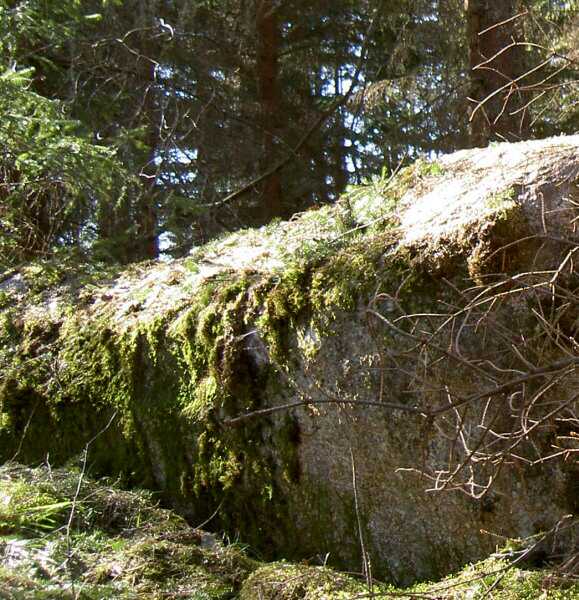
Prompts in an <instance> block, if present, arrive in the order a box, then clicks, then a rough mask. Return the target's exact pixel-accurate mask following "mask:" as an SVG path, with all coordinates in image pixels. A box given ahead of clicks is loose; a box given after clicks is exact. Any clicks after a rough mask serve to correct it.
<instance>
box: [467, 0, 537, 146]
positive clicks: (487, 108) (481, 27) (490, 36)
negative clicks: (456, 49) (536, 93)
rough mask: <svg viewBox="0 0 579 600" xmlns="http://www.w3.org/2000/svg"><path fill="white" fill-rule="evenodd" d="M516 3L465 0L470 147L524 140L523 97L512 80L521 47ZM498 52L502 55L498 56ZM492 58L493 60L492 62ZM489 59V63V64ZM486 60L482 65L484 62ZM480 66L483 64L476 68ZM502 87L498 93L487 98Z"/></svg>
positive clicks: (518, 67) (517, 73)
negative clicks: (499, 141) (494, 141)
mask: <svg viewBox="0 0 579 600" xmlns="http://www.w3.org/2000/svg"><path fill="white" fill-rule="evenodd" d="M518 8H519V0H465V9H466V16H467V36H468V45H469V65H470V71H469V74H470V91H469V103H470V116H471V121H470V132H469V134H470V145H471V146H473V147H479V146H486V145H487V144H488V143H489V142H490V141H492V140H508V141H515V140H518V139H522V138H525V137H527V135H528V132H527V122H526V118H525V114H524V111H522V112H520V113H517V114H512V113H513V112H514V111H516V110H517V109H519V108H521V107H522V106H523V105H524V97H523V95H522V94H521V92H520V91H518V86H517V84H516V83H511V85H508V84H509V83H510V82H514V80H515V79H517V77H519V76H520V75H522V74H523V73H524V66H523V62H524V61H523V47H522V46H513V47H511V48H509V49H507V50H504V49H505V48H506V47H507V46H509V45H510V44H513V42H514V41H520V36H519V35H518V24H517V23H518V22H517V20H516V19H514V20H511V21H509V22H507V23H503V22H504V21H506V20H508V19H511V18H512V17H514V16H515V15H516V14H517V10H518ZM502 50H504V51H503V52H501V51H502ZM493 57H494V58H493ZM491 59H492V60H491ZM487 61H488V62H487ZM481 63H485V64H484V65H482V64H481ZM503 86H506V87H505V88H504V89H503V90H502V91H500V92H499V93H496V94H495V95H494V96H492V97H491V95H492V94H493V93H494V92H496V91H497V90H499V89H500V88H502V87H503Z"/></svg>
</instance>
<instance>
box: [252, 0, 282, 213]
mask: <svg viewBox="0 0 579 600" xmlns="http://www.w3.org/2000/svg"><path fill="white" fill-rule="evenodd" d="M275 10H276V9H275V7H274V3H273V1H272V0H258V3H257V11H256V30H257V65H256V71H257V82H258V97H259V103H260V118H261V127H262V129H263V132H264V133H263V153H262V169H263V170H267V169H268V168H271V166H272V165H273V164H274V163H275V161H276V160H278V157H277V152H276V145H277V144H276V138H277V137H278V135H279V133H280V90H279V63H278V51H279V44H280V32H279V24H278V19H277V15H276V12H275ZM261 191H262V202H261V207H260V211H259V212H260V215H261V217H262V219H263V221H265V222H267V221H269V220H271V219H272V218H274V217H278V216H282V215H283V202H282V190H281V179H280V174H279V173H274V174H272V175H271V176H270V177H268V178H267V179H266V180H265V182H264V184H263V187H262V190H261Z"/></svg>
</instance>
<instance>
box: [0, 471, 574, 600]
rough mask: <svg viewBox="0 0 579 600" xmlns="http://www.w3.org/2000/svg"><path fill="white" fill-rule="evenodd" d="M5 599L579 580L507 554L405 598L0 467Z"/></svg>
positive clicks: (0, 563) (519, 596)
mask: <svg viewBox="0 0 579 600" xmlns="http://www.w3.org/2000/svg"><path fill="white" fill-rule="evenodd" d="M0 501H1V502H0V545H1V547H2V553H1V558H0V597H2V598H6V599H14V600H25V599H26V600H40V599H43V600H44V599H54V600H56V599H62V598H70V599H73V598H74V599H85V600H97V599H99V600H101V599H105V598H110V599H113V598H122V599H127V600H128V599H135V600H139V599H145V598H146V599H159V600H160V599H175V600H176V599H177V598H188V599H190V600H226V599H228V600H230V599H235V598H238V599H239V600H257V599H260V600H350V599H351V600H353V599H355V598H360V599H361V598H375V599H380V598H384V599H386V598H394V597H398V598H400V597H402V598H409V599H410V598H431V599H432V598H437V599H438V600H451V599H454V600H459V599H464V600H466V599H468V600H476V599H478V598H480V599H482V598H484V597H485V594H486V593H487V592H488V591H489V590H490V588H491V586H494V587H493V589H492V590H491V593H489V595H488V597H489V598H494V599H495V600H534V599H537V598H544V599H551V600H567V599H568V600H571V599H573V598H577V597H579V583H577V582H576V581H575V582H573V581H572V580H569V579H566V580H565V579H557V578H555V577H554V576H553V575H552V574H549V573H548V572H546V571H540V570H539V571H524V570H521V569H517V568H514V567H513V568H509V563H508V560H507V559H506V558H504V557H503V558H490V559H488V560H487V561H483V562H481V563H478V564H476V565H471V566H468V567H466V568H465V569H464V570H463V571H462V572H461V573H460V574H458V575H455V576H452V577H449V578H447V579H446V580H445V581H443V582H440V583H429V584H420V585H418V586H414V587H413V588H409V589H406V590H403V589H395V588H393V587H390V586H386V585H384V584H381V583H378V582H374V583H373V584H372V586H371V588H369V587H368V586H367V585H366V582H365V581H363V580H362V579H360V578H358V577H354V576H351V575H347V574H344V573H339V572H336V571H333V570H332V569H329V568H326V567H321V566H311V565H306V564H292V563H287V562H277V563H271V564H266V563H262V562H258V561H257V560H255V559H253V558H250V557H249V556H248V554H247V551H246V550H244V549H243V547H241V546H240V545H238V544H233V545H226V544H224V543H222V542H220V541H219V540H217V539H216V538H215V537H214V536H211V535H209V534H206V533H204V532H203V531H200V530H198V529H194V528H192V527H190V526H189V525H188V524H187V523H186V522H185V521H184V520H183V519H182V518H181V517H178V516H177V515H175V514H174V513H172V512H170V511H167V510H164V509H161V508H159V507H158V506H157V505H156V504H155V500H154V497H153V496H152V495H151V494H150V493H149V492H140V491H133V492H127V491H123V490H121V489H120V488H118V487H117V486H116V485H115V484H114V483H112V482H110V481H104V480H103V481H101V482H100V483H98V484H97V483H95V482H94V481H92V480H90V479H89V478H87V477H86V476H83V475H82V472H81V471H79V470H64V469H54V470H52V469H50V468H48V467H41V468H36V469H30V468H25V467H22V466H19V465H16V464H8V465H4V466H3V467H1V468H0Z"/></svg>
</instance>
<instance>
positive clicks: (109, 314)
mask: <svg viewBox="0 0 579 600" xmlns="http://www.w3.org/2000/svg"><path fill="white" fill-rule="evenodd" d="M578 176H579V137H577V136H575V137H567V138H553V139H549V140H542V141H536V142H525V143H522V144H514V145H508V144H503V145H497V146H495V147H491V148H487V149H484V150H471V151H464V152H459V153H456V154H454V155H451V156H448V157H443V158H442V159H440V160H439V161H438V162H436V163H432V164H428V163H417V164H415V165H414V166H412V167H409V168H408V169H406V170H404V171H402V172H401V173H399V174H398V175H397V176H396V177H394V178H392V179H391V180H388V181H378V182H375V183H374V184H373V185H371V186H366V187H363V188H359V189H355V190H351V191H350V192H349V193H348V194H347V195H346V196H345V197H344V198H342V199H341V200H340V202H339V203H337V205H336V206H333V207H325V208H323V209H320V210H319V211H311V212H307V213H305V214H303V215H298V216H296V218H295V219H294V220H292V221H290V222H287V223H277V224H274V225H272V226H270V227H268V228H263V229H262V230H251V231H246V232H240V233H237V234H234V235H232V236H229V237H227V238H225V239H223V240H221V241H218V242H215V243H213V244H211V245H210V246H207V247H203V248H200V249H198V250H196V251H195V252H194V253H193V254H192V255H191V256H190V257H188V258H185V259H183V260H179V261H172V262H170V263H163V262H161V263H155V264H150V263H147V264H142V265H137V266H135V267H133V268H131V269H129V270H127V271H126V272H123V273H105V272H102V271H101V270H99V269H97V268H96V267H94V266H87V267H86V268H84V270H83V271H82V272H83V279H82V280H79V278H78V277H76V278H70V277H69V276H68V275H67V272H66V270H62V269H61V268H59V266H58V265H51V264H44V265H31V266H28V267H23V268H22V269H20V270H19V272H17V273H14V274H12V275H11V276H10V277H8V278H5V279H4V281H2V283H1V284H0V286H1V293H2V297H1V299H0V300H1V302H0V304H1V306H2V307H3V308H2V316H1V317H0V318H1V325H2V329H1V330H0V335H1V336H2V347H1V350H0V361H1V363H2V368H3V373H4V375H3V378H2V382H1V384H0V385H1V388H0V401H1V403H2V414H1V421H0V453H1V454H2V456H3V457H4V458H5V459H6V458H13V457H15V458H17V459H18V460H21V461H26V462H33V461H43V460H45V459H46V457H47V456H49V457H50V460H51V462H52V461H54V462H55V463H62V462H65V461H67V460H69V459H70V458H71V457H74V456H75V455H77V454H79V453H80V452H83V451H84V450H85V449H87V448H88V450H87V452H88V457H89V458H88V464H89V466H90V468H91V471H92V472H94V473H95V474H101V473H105V474H111V475H121V476H122V477H123V478H124V479H125V481H126V482H127V483H131V484H139V485H145V486H148V487H151V488H153V489H156V490H159V491H161V492H162V494H163V497H164V499H165V500H166V501H168V502H170V503H172V504H173V505H174V506H175V507H177V508H178V509H179V510H180V511H181V512H183V513H184V514H185V515H187V516H188V517H190V518H191V519H194V521H195V522H202V521H204V520H206V519H211V521H210V522H211V523H212V524H213V525H214V526H215V527H222V528H225V529H226V530H228V531H229V532H230V534H232V535H239V536H240V538H241V539H243V540H245V541H247V542H249V543H250V544H252V545H254V546H255V547H257V548H259V549H260V551H262V552H263V553H264V554H265V555H266V556H271V557H275V556H286V557H290V558H300V559H302V558H308V559H311V560H315V561H318V560H327V561H328V562H329V564H333V565H336V566H340V567H345V568H348V569H350V570H355V571H360V570H362V569H364V570H366V571H367V570H368V568H369V565H371V568H372V572H373V573H374V575H375V576H377V577H379V578H381V579H388V580H390V581H392V582H393V583H396V584H408V583H410V582H411V581H414V580H416V579H432V578H434V577H438V576H440V575H442V574H445V573H448V572H450V571H452V570H454V569H457V568H458V567H460V566H461V565H463V564H464V563H465V562H468V561H470V560H477V559H480V558H482V557H484V556H487V555H488V554H489V553H490V552H492V551H493V550H494V548H495V546H496V537H495V536H506V537H521V536H528V535H532V534H533V533H536V532H537V531H540V530H545V529H549V528H551V527H553V526H554V525H556V523H557V522H558V521H559V520H560V519H561V518H562V517H563V516H564V515H568V514H573V513H576V512H577V510H578V506H577V491H578V490H577V484H576V481H577V475H578V473H577V468H576V463H575V462H574V461H573V460H550V459H549V460H546V457H548V456H550V455H551V454H554V453H556V452H559V453H560V454H559V455H560V456H562V457H563V458H565V457H567V458H569V457H571V458H572V457H573V456H576V455H575V454H572V448H569V447H567V446H564V445H563V446H561V444H563V443H567V442H563V441H560V439H561V440H562V439H563V438H565V439H567V438H568V439H572V438H573V435H574V433H573V432H574V431H575V430H574V429H573V428H574V427H575V425H576V422H575V421H574V419H575V420H576V417H574V416H573V415H576V412H575V411H576V409H577V390H578V389H579V377H578V373H577V366H578V364H579V360H577V358H576V357H577V342H576V337H577V330H578V328H579V322H578V320H577V312H578V311H577V287H578V284H577V272H576V270H575V266H574V265H575V262H574V258H575V257H574V253H575V252H576V250H577V248H578V244H579V234H578V232H577V220H578V217H579V210H578V208H579V193H578V188H577V179H578ZM554 407H555V408H556V410H555V412H553V411H554ZM87 445H88V446H87ZM554 448H555V450H554ZM557 448H558V449H559V450H556V449H557ZM565 452H567V454H565Z"/></svg>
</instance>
